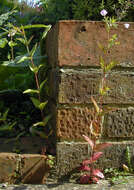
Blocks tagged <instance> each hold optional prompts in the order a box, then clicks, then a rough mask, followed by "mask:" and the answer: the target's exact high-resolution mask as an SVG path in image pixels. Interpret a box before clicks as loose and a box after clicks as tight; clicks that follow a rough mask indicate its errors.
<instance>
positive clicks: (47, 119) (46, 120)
mask: <svg viewBox="0 0 134 190" xmlns="http://www.w3.org/2000/svg"><path fill="white" fill-rule="evenodd" d="M50 118H51V115H48V116H46V117H45V119H43V123H44V125H43V126H44V127H45V126H46V124H47V123H48V121H49V120H50Z"/></svg>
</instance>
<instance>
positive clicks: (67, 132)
mask: <svg viewBox="0 0 134 190" xmlns="http://www.w3.org/2000/svg"><path fill="white" fill-rule="evenodd" d="M112 33H113V34H114V33H116V34H117V35H118V37H119V41H120V45H118V46H116V47H114V49H113V50H112V51H113V53H112V55H110V56H109V57H107V60H109V59H113V60H117V61H118V62H119V63H120V64H119V65H118V67H117V68H115V69H114V70H113V71H112V74H111V75H110V76H109V80H108V85H109V86H110V87H111V90H110V92H109V95H108V96H107V97H106V98H105V101H104V103H105V104H106V105H107V104H109V106H114V107H118V108H119V109H118V110H117V111H114V112H111V113H109V114H107V115H105V117H104V122H103V130H102V139H101V140H102V141H111V142H112V143H113V146H111V147H109V148H107V149H106V150H105V152H104V155H103V156H102V158H101V159H100V160H99V161H98V164H99V165H100V167H105V168H108V167H120V166H121V165H122V164H123V163H125V157H124V151H125V150H126V147H127V146H130V149H131V150H132V147H133V138H134V71H133V67H134V40H133V39H134V24H133V23H130V28H129V29H126V28H125V27H124V23H119V26H118V29H116V30H112ZM106 39H107V34H106V30H105V26H104V23H103V22H89V21H85V22H84V21H60V22H58V23H57V24H56V25H55V26H54V27H53V28H52V29H51V31H50V32H49V33H48V36H47V54H48V58H49V64H51V66H52V70H51V77H50V81H51V82H50V85H51V88H50V89H51V98H52V99H54V102H55V103H54V104H53V105H52V107H53V112H54V110H55V123H54V125H55V126H54V127H55V128H56V136H57V167H58V172H59V175H65V174H67V173H68V172H70V171H71V170H73V169H74V168H75V167H77V166H78V165H79V163H80V162H81V161H82V160H83V159H85V158H88V152H89V150H88V147H87V144H86V143H85V142H84V141H83V137H82V135H83V134H85V135H89V134H90V130H89V124H90V112H89V110H90V108H91V107H92V104H91V99H90V97H91V95H92V96H93V97H95V99H96V100H97V99H98V89H99V80H100V73H101V70H100V66H99V56H100V55H101V51H100V49H99V48H98V43H101V44H104V43H105V40H106ZM132 155H133V151H132Z"/></svg>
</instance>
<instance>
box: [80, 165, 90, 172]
mask: <svg viewBox="0 0 134 190" xmlns="http://www.w3.org/2000/svg"><path fill="white" fill-rule="evenodd" d="M79 170H82V171H90V170H91V168H89V167H88V166H86V165H82V166H81V167H79Z"/></svg>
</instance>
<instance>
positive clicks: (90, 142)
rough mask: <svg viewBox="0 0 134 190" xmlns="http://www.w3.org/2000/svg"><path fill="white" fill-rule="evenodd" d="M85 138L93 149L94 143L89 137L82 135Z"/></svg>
mask: <svg viewBox="0 0 134 190" xmlns="http://www.w3.org/2000/svg"><path fill="white" fill-rule="evenodd" d="M82 136H83V137H84V139H85V140H86V141H87V142H88V144H89V145H90V146H91V148H92V149H93V147H94V143H93V141H92V140H91V139H90V138H89V137H87V136H85V135H82Z"/></svg>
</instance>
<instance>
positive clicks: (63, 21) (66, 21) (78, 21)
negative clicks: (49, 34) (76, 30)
mask: <svg viewBox="0 0 134 190" xmlns="http://www.w3.org/2000/svg"><path fill="white" fill-rule="evenodd" d="M83 22H86V23H104V22H103V21H91V20H59V21H58V22H57V23H83ZM117 23H122V24H123V23H124V24H125V23H129V24H134V22H117Z"/></svg>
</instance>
